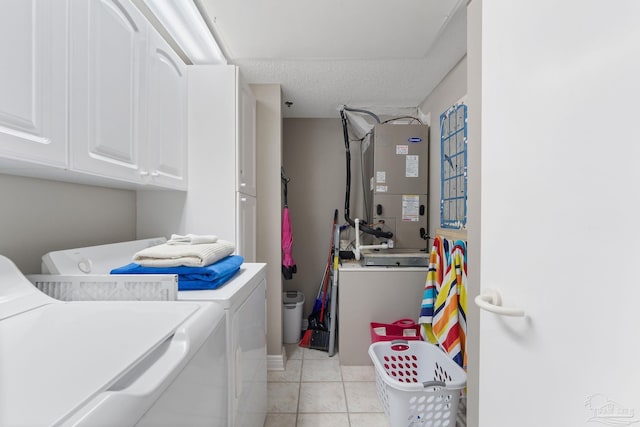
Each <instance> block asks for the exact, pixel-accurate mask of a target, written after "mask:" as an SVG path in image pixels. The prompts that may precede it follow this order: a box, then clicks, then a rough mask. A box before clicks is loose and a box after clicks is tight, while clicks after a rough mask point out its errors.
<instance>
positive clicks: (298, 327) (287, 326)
mask: <svg viewBox="0 0 640 427" xmlns="http://www.w3.org/2000/svg"><path fill="white" fill-rule="evenodd" d="M303 306H304V294H303V293H302V292H300V291H287V292H283V293H282V329H283V338H282V341H283V342H284V343H285V344H295V343H297V342H298V341H300V335H301V334H302V308H303Z"/></svg>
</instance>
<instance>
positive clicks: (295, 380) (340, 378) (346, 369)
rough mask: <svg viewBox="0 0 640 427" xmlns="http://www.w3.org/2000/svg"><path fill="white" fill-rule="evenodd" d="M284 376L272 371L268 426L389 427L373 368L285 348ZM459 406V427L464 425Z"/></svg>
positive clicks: (290, 347)
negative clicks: (347, 364) (341, 364)
mask: <svg viewBox="0 0 640 427" xmlns="http://www.w3.org/2000/svg"><path fill="white" fill-rule="evenodd" d="M285 349H286V351H287V362H286V366H285V370H284V371H269V372H268V384H267V390H268V406H267V412H268V413H267V419H266V421H265V425H264V427H315V426H322V427H327V426H329V427H390V426H391V424H390V423H389V421H388V420H387V418H386V416H385V415H384V412H383V408H382V405H381V404H380V402H379V400H378V396H377V394H376V379H375V371H374V368H373V366H340V355H339V354H336V355H335V356H333V357H328V354H327V352H325V351H318V350H311V349H308V348H302V347H299V346H298V345H297V344H286V345H285ZM465 406H466V405H464V403H463V402H462V401H461V402H460V411H459V414H458V419H457V422H456V427H465V426H466V416H465V412H466V408H465Z"/></svg>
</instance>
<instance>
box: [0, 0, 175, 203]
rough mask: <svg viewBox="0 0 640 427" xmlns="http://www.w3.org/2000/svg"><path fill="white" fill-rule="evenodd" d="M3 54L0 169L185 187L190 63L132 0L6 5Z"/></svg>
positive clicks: (23, 0)
mask: <svg viewBox="0 0 640 427" xmlns="http://www.w3.org/2000/svg"><path fill="white" fill-rule="evenodd" d="M0 54H2V58H3V60H2V66H1V67H0V168H2V169H0V170H3V171H9V170H13V173H18V172H17V170H15V169H17V168H19V169H20V172H19V173H21V174H25V175H28V174H29V173H31V174H32V175H34V176H38V177H41V178H53V179H61V180H68V181H73V182H80V183H82V182H86V183H89V184H99V185H106V186H114V187H125V188H145V187H157V188H169V189H177V190H186V188H187V183H186V179H187V178H186V173H187V172H186V168H187V105H186V104H187V100H186V96H187V78H186V65H185V63H184V62H183V61H182V59H181V58H180V57H179V56H178V55H177V54H176V53H175V52H174V51H173V50H172V49H171V47H170V46H169V45H168V43H166V41H165V40H164V39H163V38H162V37H161V36H160V34H159V33H158V32H157V31H156V29H155V28H154V27H153V26H152V25H151V23H150V22H149V21H148V20H147V19H146V18H145V17H144V15H143V14H142V13H141V12H140V11H139V9H138V8H137V7H136V6H135V5H134V4H133V3H132V2H131V0H73V1H68V0H55V1H54V0H7V1H5V2H3V4H2V13H1V14H0ZM32 165H40V166H45V167H40V168H37V172H35V169H34V168H32V167H31V166H32ZM51 166H54V167H55V168H52V167H51ZM32 169H33V170H34V172H29V171H31V170H32Z"/></svg>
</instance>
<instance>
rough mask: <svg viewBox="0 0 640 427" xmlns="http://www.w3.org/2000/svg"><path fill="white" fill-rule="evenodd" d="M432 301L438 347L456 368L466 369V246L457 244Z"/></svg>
mask: <svg viewBox="0 0 640 427" xmlns="http://www.w3.org/2000/svg"><path fill="white" fill-rule="evenodd" d="M449 261H450V263H449V266H448V268H447V272H446V274H445V277H444V281H443V283H442V287H441V288H440V290H439V292H438V296H437V297H436V301H435V310H434V314H433V326H432V327H433V334H434V335H435V337H436V339H437V341H438V344H439V345H440V347H441V348H442V349H443V350H444V351H445V352H447V354H449V357H451V358H452V359H453V360H454V361H455V362H456V363H457V364H458V365H460V366H461V367H462V368H464V369H466V367H467V351H466V350H467V349H466V345H467V344H466V342H467V259H466V244H465V242H463V241H461V240H458V241H456V242H455V244H454V246H453V250H452V251H451V255H450V257H449Z"/></svg>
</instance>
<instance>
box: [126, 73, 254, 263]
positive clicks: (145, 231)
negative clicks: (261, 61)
mask: <svg viewBox="0 0 640 427" xmlns="http://www.w3.org/2000/svg"><path fill="white" fill-rule="evenodd" d="M187 82H188V84H187V86H188V90H187V110H188V119H187V129H188V142H189V155H188V163H189V169H188V189H187V192H186V193H185V194H179V193H178V194H176V193H172V192H166V191H161V192H158V191H138V196H137V200H138V221H137V230H138V237H139V238H144V237H151V236H154V235H165V236H168V235H170V234H171V233H196V234H215V235H217V236H218V237H219V238H221V239H224V240H229V241H232V242H234V243H235V245H236V253H238V254H239V255H242V256H243V257H244V258H245V261H246V262H255V258H256V201H257V199H256V196H257V194H256V169H255V164H256V155H255V152H256V134H255V127H256V100H255V97H254V96H253V94H252V92H251V89H250V88H249V86H248V85H247V84H246V83H245V82H244V81H243V79H242V76H241V74H240V71H239V69H238V67H236V66H233V65H190V66H188V67H187Z"/></svg>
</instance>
